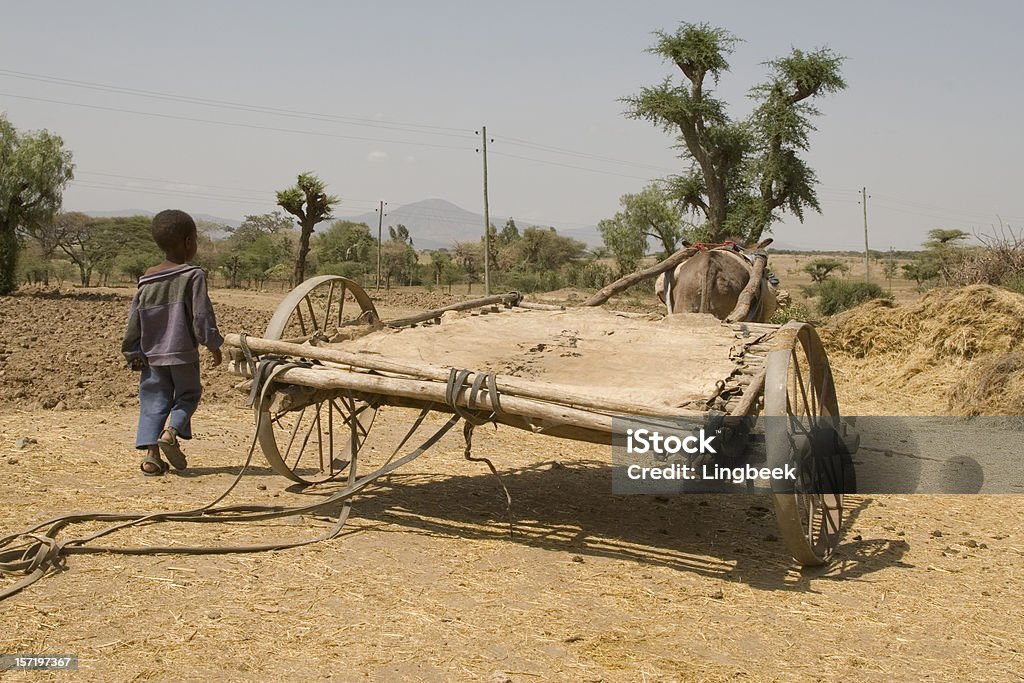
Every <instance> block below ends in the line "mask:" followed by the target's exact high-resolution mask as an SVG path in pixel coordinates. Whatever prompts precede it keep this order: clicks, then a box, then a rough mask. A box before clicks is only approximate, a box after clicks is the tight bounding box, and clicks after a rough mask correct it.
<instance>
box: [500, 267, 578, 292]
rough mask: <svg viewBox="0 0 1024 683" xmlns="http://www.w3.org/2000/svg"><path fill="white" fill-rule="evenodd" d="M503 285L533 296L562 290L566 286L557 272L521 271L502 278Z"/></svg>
mask: <svg viewBox="0 0 1024 683" xmlns="http://www.w3.org/2000/svg"><path fill="white" fill-rule="evenodd" d="M502 285H503V286H504V287H506V288H507V289H511V290H514V291H517V292H523V293H526V294H533V293H534V292H550V291H551V290H553V289H560V288H562V287H563V286H564V280H563V279H562V276H561V275H560V274H559V273H558V272H557V271H550V270H520V271H514V272H511V273H507V274H506V275H505V276H504V277H503V278H502Z"/></svg>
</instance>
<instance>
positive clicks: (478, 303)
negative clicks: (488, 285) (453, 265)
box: [384, 292, 523, 327]
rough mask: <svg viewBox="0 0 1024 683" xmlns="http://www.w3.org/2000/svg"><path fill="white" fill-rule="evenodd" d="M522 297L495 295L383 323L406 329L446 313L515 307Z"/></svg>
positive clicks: (517, 294)
mask: <svg viewBox="0 0 1024 683" xmlns="http://www.w3.org/2000/svg"><path fill="white" fill-rule="evenodd" d="M522 298H523V296H522V294H520V293H519V292H510V293H508V294H495V295H494V296H487V297H484V298H482V299H473V300H472V301H463V302H461V303H457V304H452V305H450V306H444V307H443V308H435V309H434V310H432V311H424V312H423V313H417V314H416V315H411V316H409V317H407V318H395V319H394V320H387V321H385V322H384V324H385V325H387V326H388V327H408V326H409V325H415V324H417V323H422V322H426V321H427V320H432V319H433V318H440V317H441V316H442V315H444V314H445V313H447V312H448V311H468V310H470V309H472V308H481V307H483V306H490V305H492V304H504V305H505V306H515V305H516V304H517V303H518V302H519V301H520V299H522Z"/></svg>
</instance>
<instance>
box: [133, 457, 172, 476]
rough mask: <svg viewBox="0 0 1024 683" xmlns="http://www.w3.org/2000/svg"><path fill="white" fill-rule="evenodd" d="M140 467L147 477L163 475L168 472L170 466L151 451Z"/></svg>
mask: <svg viewBox="0 0 1024 683" xmlns="http://www.w3.org/2000/svg"><path fill="white" fill-rule="evenodd" d="M139 469H140V470H142V474H144V475H145V476H147V477H161V476H163V475H164V474H166V473H167V469H168V467H167V463H165V462H164V461H163V460H161V459H160V458H158V457H157V456H155V455H153V454H152V453H149V454H147V455H146V457H145V459H143V461H142V462H141V463H140V464H139Z"/></svg>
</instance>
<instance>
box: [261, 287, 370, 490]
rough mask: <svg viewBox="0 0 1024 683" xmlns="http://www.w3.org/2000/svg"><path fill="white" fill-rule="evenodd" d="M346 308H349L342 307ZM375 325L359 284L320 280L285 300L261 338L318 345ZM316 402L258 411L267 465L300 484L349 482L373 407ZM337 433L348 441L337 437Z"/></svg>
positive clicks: (348, 401)
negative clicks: (340, 479) (340, 430)
mask: <svg viewBox="0 0 1024 683" xmlns="http://www.w3.org/2000/svg"><path fill="white" fill-rule="evenodd" d="M347 302H351V304H350V305H349V306H346V305H345V304H346V303H347ZM346 314H347V315H346ZM378 319H379V318H378V316H377V311H376V309H375V308H374V306H373V302H372V301H371V300H370V298H369V297H368V296H367V295H366V293H365V292H364V291H363V289H362V288H361V287H360V286H359V285H358V284H356V283H355V282H352V281H351V280H348V279H346V278H343V277H338V276H334V275H323V276H319V277H315V278H311V279H309V280H307V281H306V282H304V283H302V284H301V285H299V286H298V287H296V288H295V289H294V290H292V291H291V292H290V293H289V294H288V296H286V297H285V299H284V301H282V302H281V304H280V305H279V306H278V307H277V310H276V311H275V312H274V315H273V317H272V318H271V320H270V324H269V325H268V326H267V330H266V332H265V333H264V335H263V336H264V337H265V338H267V339H277V340H280V339H287V340H289V341H292V342H294V343H300V344H301V343H304V342H308V343H311V344H318V343H324V342H329V341H330V340H331V339H333V338H335V337H337V336H338V335H339V333H340V332H342V331H346V332H347V331H348V330H350V329H351V330H357V329H358V328H359V327H360V326H363V327H366V326H369V325H374V324H376V323H377V320H378ZM314 398H317V399H318V400H316V401H314V402H312V403H308V404H307V405H304V406H302V407H299V408H297V409H295V410H285V411H281V412H275V413H271V412H270V409H269V408H268V407H260V406H258V407H257V430H258V438H259V442H260V447H261V448H262V449H263V454H264V456H265V457H266V459H267V462H268V463H269V464H270V466H271V467H272V468H273V469H274V470H275V471H276V472H278V473H279V474H282V475H283V476H285V477H287V478H289V479H291V480H292V481H295V482H298V483H301V484H317V483H323V482H327V481H332V480H334V479H336V478H338V477H339V476H342V475H345V476H351V465H350V463H354V462H355V459H356V454H357V452H358V450H359V449H360V448H361V447H362V444H363V442H364V441H365V439H366V437H367V435H368V434H369V430H370V425H371V424H372V422H373V418H374V415H375V414H376V409H375V408H374V407H372V406H371V405H370V404H368V403H366V402H365V401H362V400H360V399H357V398H353V397H348V396H344V395H339V394H331V393H330V392H324V393H323V396H322V398H320V396H319V395H317V396H316V397H314ZM269 403H270V401H269V400H268V401H267V405H269ZM335 428H338V429H342V430H345V432H347V435H341V434H338V435H335V433H334V430H335ZM336 436H337V437H338V438H335V437H336ZM281 446H284V448H281Z"/></svg>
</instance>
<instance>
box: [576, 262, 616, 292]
mask: <svg viewBox="0 0 1024 683" xmlns="http://www.w3.org/2000/svg"><path fill="white" fill-rule="evenodd" d="M614 280H615V273H613V272H612V269H611V268H610V267H608V266H606V265H604V264H603V263H598V262H597V261H589V262H587V263H582V264H581V263H571V264H569V266H568V268H566V271H565V282H566V284H567V285H569V286H570V287H581V288H583V289H600V288H601V287H604V286H605V285H609V284H611V283H612V282H614Z"/></svg>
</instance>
